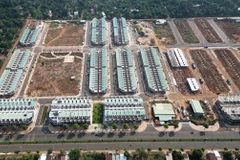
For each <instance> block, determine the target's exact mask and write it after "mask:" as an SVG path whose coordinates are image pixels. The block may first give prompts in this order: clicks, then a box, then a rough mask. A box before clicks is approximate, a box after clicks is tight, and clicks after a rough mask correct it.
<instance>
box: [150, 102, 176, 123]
mask: <svg viewBox="0 0 240 160" xmlns="http://www.w3.org/2000/svg"><path fill="white" fill-rule="evenodd" d="M152 108H153V113H154V118H155V123H156V124H157V123H160V124H164V123H167V122H169V121H172V118H174V117H175V113H174V110H173V106H172V104H171V103H156V104H154V105H153V106H152Z"/></svg>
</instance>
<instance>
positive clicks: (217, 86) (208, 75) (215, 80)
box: [190, 50, 230, 94]
mask: <svg viewBox="0 0 240 160" xmlns="http://www.w3.org/2000/svg"><path fill="white" fill-rule="evenodd" d="M190 54H191V56H192V58H193V60H194V62H195V64H196V67H197V68H198V70H199V72H200V73H201V75H202V78H203V80H204V81H205V83H206V85H207V87H208V88H209V90H210V91H211V92H213V93H216V94H220V93H228V92H229V91H230V89H229V88H228V86H227V84H226V82H225V81H224V80H223V78H222V75H221V73H220V72H219V71H218V69H217V67H216V66H215V65H214V64H213V60H212V59H211V57H210V56H209V55H208V53H207V52H206V51H205V50H190Z"/></svg>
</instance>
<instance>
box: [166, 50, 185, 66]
mask: <svg viewBox="0 0 240 160" xmlns="http://www.w3.org/2000/svg"><path fill="white" fill-rule="evenodd" d="M166 54H167V57H168V60H169V62H170V65H171V66H172V67H188V66H189V65H188V62H187V59H186V57H185V56H184V53H183V51H182V50H181V49H178V48H171V49H168V50H167V53H166Z"/></svg>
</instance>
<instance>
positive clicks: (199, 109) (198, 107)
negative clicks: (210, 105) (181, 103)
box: [190, 100, 204, 117]
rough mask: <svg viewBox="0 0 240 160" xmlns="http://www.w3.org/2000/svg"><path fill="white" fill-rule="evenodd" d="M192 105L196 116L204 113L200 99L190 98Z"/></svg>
mask: <svg viewBox="0 0 240 160" xmlns="http://www.w3.org/2000/svg"><path fill="white" fill-rule="evenodd" d="M190 105H191V107H192V109H193V113H194V115H195V116H196V117H201V116H203V115H204V111H203V109H202V106H201V104H200V102H199V101H197V100H190Z"/></svg>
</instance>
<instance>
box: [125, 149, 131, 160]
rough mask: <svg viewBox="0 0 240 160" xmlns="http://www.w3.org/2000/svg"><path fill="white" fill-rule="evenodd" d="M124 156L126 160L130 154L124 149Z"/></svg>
mask: <svg viewBox="0 0 240 160" xmlns="http://www.w3.org/2000/svg"><path fill="white" fill-rule="evenodd" d="M124 156H126V157H127V159H129V158H130V157H131V154H130V153H129V152H128V151H127V150H126V149H124Z"/></svg>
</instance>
